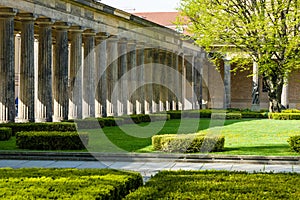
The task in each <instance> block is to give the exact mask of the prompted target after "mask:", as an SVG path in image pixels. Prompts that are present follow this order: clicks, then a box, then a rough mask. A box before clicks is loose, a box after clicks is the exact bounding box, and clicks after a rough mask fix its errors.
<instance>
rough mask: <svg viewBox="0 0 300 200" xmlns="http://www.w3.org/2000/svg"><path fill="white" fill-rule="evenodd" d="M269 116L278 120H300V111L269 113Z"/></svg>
mask: <svg viewBox="0 0 300 200" xmlns="http://www.w3.org/2000/svg"><path fill="white" fill-rule="evenodd" d="M269 118H271V119H276V120H300V113H269Z"/></svg>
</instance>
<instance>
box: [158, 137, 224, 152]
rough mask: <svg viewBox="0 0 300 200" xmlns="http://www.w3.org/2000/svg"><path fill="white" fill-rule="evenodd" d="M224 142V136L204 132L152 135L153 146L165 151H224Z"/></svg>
mask: <svg viewBox="0 0 300 200" xmlns="http://www.w3.org/2000/svg"><path fill="white" fill-rule="evenodd" d="M224 143H225V138H224V136H209V135H206V133H204V132H200V133H197V134H177V135H176V134H167V135H158V136H153V137H152V145H153V148H154V149H155V150H161V151H164V152H185V153H195V152H214V151H222V150H223V149H224Z"/></svg>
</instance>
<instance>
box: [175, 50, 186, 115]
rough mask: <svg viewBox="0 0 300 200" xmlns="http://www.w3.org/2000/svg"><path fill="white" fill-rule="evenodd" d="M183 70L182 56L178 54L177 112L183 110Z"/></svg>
mask: <svg viewBox="0 0 300 200" xmlns="http://www.w3.org/2000/svg"><path fill="white" fill-rule="evenodd" d="M184 77H185V68H184V55H183V53H181V52H180V53H179V55H178V83H177V86H178V110H183V109H184V93H185V89H184V87H185V84H184V83H185V82H184V79H185V78H184Z"/></svg>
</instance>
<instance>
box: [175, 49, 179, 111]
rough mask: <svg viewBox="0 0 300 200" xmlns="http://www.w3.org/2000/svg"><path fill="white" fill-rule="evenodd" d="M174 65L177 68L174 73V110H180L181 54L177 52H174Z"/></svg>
mask: <svg viewBox="0 0 300 200" xmlns="http://www.w3.org/2000/svg"><path fill="white" fill-rule="evenodd" d="M173 65H174V70H175V72H176V73H175V74H174V77H173V79H174V94H175V96H174V100H173V101H174V103H173V110H179V98H180V94H179V87H180V84H179V80H180V71H179V55H178V53H177V52H174V54H173Z"/></svg>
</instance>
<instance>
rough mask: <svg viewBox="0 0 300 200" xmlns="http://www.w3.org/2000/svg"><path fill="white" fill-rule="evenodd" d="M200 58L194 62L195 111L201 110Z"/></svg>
mask: <svg viewBox="0 0 300 200" xmlns="http://www.w3.org/2000/svg"><path fill="white" fill-rule="evenodd" d="M200 59H201V58H200V57H199V56H197V57H195V60H194V63H195V64H194V65H195V66H194V105H195V109H201V108H202V78H201V61H200Z"/></svg>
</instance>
